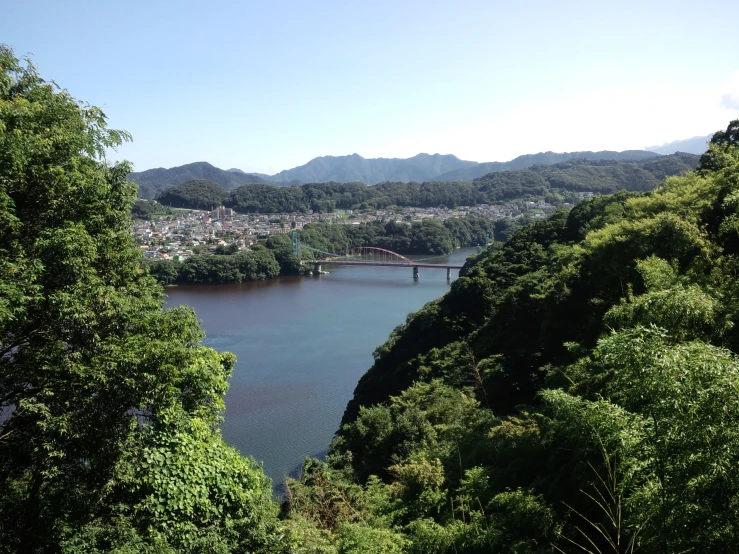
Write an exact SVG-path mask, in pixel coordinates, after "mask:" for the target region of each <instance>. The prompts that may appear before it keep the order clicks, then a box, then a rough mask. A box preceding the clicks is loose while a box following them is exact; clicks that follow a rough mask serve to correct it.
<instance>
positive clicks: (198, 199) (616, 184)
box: [159, 154, 698, 213]
mask: <svg viewBox="0 0 739 554" xmlns="http://www.w3.org/2000/svg"><path fill="white" fill-rule="evenodd" d="M697 163H698V156H695V155H692V154H673V155H671V156H659V157H652V158H649V159H647V160H643V161H638V162H616V161H612V160H600V161H593V160H569V161H567V162H562V163H557V164H554V165H535V166H533V167H531V168H530V169H524V170H519V171H503V172H498V173H489V174H487V175H485V176H483V177H480V178H477V179H475V180H474V181H472V182H461V183H444V182H427V183H423V184H418V183H381V184H378V185H375V186H368V185H364V184H362V183H321V184H307V185H302V186H299V187H276V186H273V185H265V184H262V185H244V186H241V187H239V188H237V189H235V190H232V191H230V192H229V191H227V190H225V189H224V188H219V187H218V185H216V184H214V183H210V184H208V183H207V182H202V181H193V182H189V183H186V184H183V185H181V186H178V187H174V188H172V189H170V190H168V191H166V192H165V193H164V194H163V195H162V196H161V197H160V198H159V200H160V202H161V203H162V204H164V205H168V206H172V207H180V208H197V207H202V206H204V205H211V204H212V203H214V202H217V200H218V199H220V198H223V199H224V203H225V205H227V206H229V207H233V208H234V209H236V210H237V211H240V212H244V213H246V212H262V213H279V212H306V211H308V210H312V211H314V212H318V211H320V212H330V211H332V210H334V209H337V208H338V209H367V208H378V209H381V208H384V207H387V206H391V205H396V206H407V207H411V206H413V207H435V206H441V205H443V206H447V207H455V206H463V205H475V204H481V203H500V202H510V201H516V200H526V199H529V200H530V199H545V200H547V201H548V202H550V203H552V204H554V205H557V204H562V203H564V202H570V203H575V202H577V201H578V199H579V198H578V196H577V193H578V192H596V193H601V194H606V193H610V192H614V191H616V190H622V189H623V190H635V191H647V190H652V189H654V188H655V187H656V186H657V185H658V183H659V182H660V180H661V179H663V178H664V177H665V176H670V175H679V174H681V173H685V172H687V171H690V170H692V169H694V168H695V167H696V165H697Z"/></svg>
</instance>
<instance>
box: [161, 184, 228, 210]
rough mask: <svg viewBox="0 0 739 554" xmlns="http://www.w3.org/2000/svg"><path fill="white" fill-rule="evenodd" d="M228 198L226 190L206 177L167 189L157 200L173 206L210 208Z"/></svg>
mask: <svg viewBox="0 0 739 554" xmlns="http://www.w3.org/2000/svg"><path fill="white" fill-rule="evenodd" d="M228 199H229V196H228V192H226V189H224V188H223V187H221V186H220V185H219V184H218V183H214V182H213V181H208V180H206V179H193V180H191V181H186V182H184V183H182V184H181V185H177V186H176V187H172V188H171V189H167V190H166V191H165V192H164V193H163V194H162V195H160V196H159V197H158V198H157V201H158V202H159V203H160V204H163V205H164V206H171V207H173V208H190V209H193V210H212V209H213V208H216V207H218V206H220V205H221V204H223V203H224V202H228Z"/></svg>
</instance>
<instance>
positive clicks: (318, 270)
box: [313, 262, 321, 275]
mask: <svg viewBox="0 0 739 554" xmlns="http://www.w3.org/2000/svg"><path fill="white" fill-rule="evenodd" d="M320 274H321V262H316V263H315V264H313V275H320Z"/></svg>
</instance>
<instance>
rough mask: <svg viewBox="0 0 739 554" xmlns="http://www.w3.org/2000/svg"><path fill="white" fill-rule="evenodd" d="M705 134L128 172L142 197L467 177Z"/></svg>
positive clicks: (619, 156) (659, 150)
mask: <svg viewBox="0 0 739 554" xmlns="http://www.w3.org/2000/svg"><path fill="white" fill-rule="evenodd" d="M708 139H710V136H709V137H693V138H691V139H687V140H683V141H675V142H671V143H667V144H664V145H662V146H658V147H652V148H650V149H647V150H626V151H624V152H615V151H610V150H602V151H599V152H591V151H582V152H564V153H556V152H540V153H538V154H526V155H523V156H518V157H517V158H514V159H513V160H510V161H507V162H487V163H479V162H473V161H469V160H461V159H459V158H458V157H456V156H454V155H451V154H417V155H415V156H413V157H411V158H364V157H362V156H360V155H359V154H351V155H348V156H321V157H318V158H314V159H312V160H310V161H309V162H308V163H306V164H305V165H301V166H298V167H294V168H292V169H287V170H284V171H280V172H279V173H276V174H275V175H267V174H264V173H247V172H245V171H243V170H241V169H238V168H231V169H228V170H224V169H219V168H217V167H215V166H213V165H211V164H209V163H208V162H195V163H191V164H186V165H182V166H178V167H173V168H170V169H165V168H156V169H149V170H147V171H141V172H135V173H131V174H129V176H128V178H129V179H131V180H132V181H135V182H136V183H138V184H139V196H140V197H141V198H154V197H155V196H157V195H158V194H161V193H162V192H163V191H164V190H166V189H168V188H170V187H173V186H176V185H179V184H182V183H184V182H187V181H191V180H193V179H207V180H209V181H212V182H214V183H218V184H219V185H221V186H222V187H224V188H225V189H227V190H233V189H235V188H237V187H239V186H241V185H244V184H272V185H278V186H292V185H300V184H304V183H326V182H339V183H348V182H362V183H365V184H368V185H375V184H377V183H383V182H414V181H415V182H427V181H471V180H472V179H475V178H477V177H481V176H483V175H486V174H488V173H492V172H499V171H514V170H519V169H527V168H529V167H532V166H534V165H552V164H557V163H562V162H566V161H568V160H572V159H585V160H616V161H640V160H645V159H648V158H654V157H656V156H659V155H661V154H668V153H672V152H676V151H683V152H690V153H696V154H699V153H703V152H704V151H705V143H706V142H707V140H708Z"/></svg>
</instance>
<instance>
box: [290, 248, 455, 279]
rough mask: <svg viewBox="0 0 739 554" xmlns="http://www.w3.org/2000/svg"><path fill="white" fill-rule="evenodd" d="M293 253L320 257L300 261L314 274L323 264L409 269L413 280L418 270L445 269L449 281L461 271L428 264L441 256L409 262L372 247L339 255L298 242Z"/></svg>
mask: <svg viewBox="0 0 739 554" xmlns="http://www.w3.org/2000/svg"><path fill="white" fill-rule="evenodd" d="M293 248H294V253H295V254H296V255H297V257H298V258H300V252H301V250H309V251H311V252H314V253H315V254H317V255H319V256H320V259H317V260H311V261H302V260H301V262H300V263H312V264H313V272H314V273H316V274H319V273H321V266H322V265H323V264H330V265H367V266H382V267H409V268H412V269H413V278H414V279H418V270H419V268H422V267H423V268H430V269H446V278H447V279H451V277H452V269H462V266H461V265H449V264H434V263H428V262H429V261H430V260H433V259H434V258H441V257H442V256H434V257H433V258H423V259H421V260H411V259H410V258H406V257H405V256H403V255H401V254H398V253H397V252H393V251H392V250H386V249H385V248H377V247H374V246H360V247H356V248H351V249H349V250H346V251H344V252H341V253H338V254H337V253H332V252H325V251H323V250H319V249H318V248H313V247H311V246H307V245H305V244H303V243H300V242H297V241H296V242H295V243H294V244H293Z"/></svg>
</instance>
